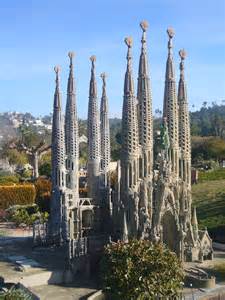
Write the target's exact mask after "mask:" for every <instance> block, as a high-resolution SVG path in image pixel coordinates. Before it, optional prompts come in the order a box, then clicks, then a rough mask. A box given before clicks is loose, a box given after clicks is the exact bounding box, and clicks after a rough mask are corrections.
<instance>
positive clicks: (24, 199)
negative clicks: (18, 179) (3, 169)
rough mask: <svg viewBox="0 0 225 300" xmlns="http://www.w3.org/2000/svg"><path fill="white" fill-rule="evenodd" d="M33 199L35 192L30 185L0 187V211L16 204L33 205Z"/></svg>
mask: <svg viewBox="0 0 225 300" xmlns="http://www.w3.org/2000/svg"><path fill="white" fill-rule="evenodd" d="M35 197H36V190H35V187H34V185H32V184H19V185H15V186H0V209H6V208H9V207H10V206H12V205H16V204H18V205H26V204H33V203H34V201H35Z"/></svg>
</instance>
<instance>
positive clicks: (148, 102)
mask: <svg viewBox="0 0 225 300" xmlns="http://www.w3.org/2000/svg"><path fill="white" fill-rule="evenodd" d="M140 26H141V28H142V30H143V34H142V39H141V43H142V47H141V55H140V60H139V72H138V88H137V100H138V120H139V142H140V145H141V146H142V152H143V155H142V157H143V161H142V162H141V164H140V166H139V168H140V175H141V176H140V177H142V178H148V179H149V180H151V178H152V168H153V136H152V132H153V130H152V129H153V121H152V95H151V87H150V80H149V74H148V58H147V46H146V42H147V41H146V31H147V28H148V23H147V22H146V21H143V22H141V24H140Z"/></svg>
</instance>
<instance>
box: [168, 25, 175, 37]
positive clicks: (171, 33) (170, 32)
mask: <svg viewBox="0 0 225 300" xmlns="http://www.w3.org/2000/svg"><path fill="white" fill-rule="evenodd" d="M167 34H168V36H169V38H170V39H172V38H173V37H174V35H175V31H174V29H173V28H172V27H169V28H168V29H167Z"/></svg>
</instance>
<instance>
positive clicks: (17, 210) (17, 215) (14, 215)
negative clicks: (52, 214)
mask: <svg viewBox="0 0 225 300" xmlns="http://www.w3.org/2000/svg"><path fill="white" fill-rule="evenodd" d="M7 212H8V214H9V219H10V220H11V221H12V222H15V224H16V225H17V226H18V225H20V224H25V225H28V226H31V225H32V224H33V223H34V222H35V221H36V220H40V221H42V222H45V221H47V219H48V213H47V212H44V213H41V212H40V211H39V210H38V206H37V205H36V204H35V205H14V206H12V207H10V208H8V209H7Z"/></svg>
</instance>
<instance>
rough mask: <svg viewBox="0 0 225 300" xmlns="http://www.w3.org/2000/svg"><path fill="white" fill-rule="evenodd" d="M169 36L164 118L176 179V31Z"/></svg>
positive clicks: (177, 143)
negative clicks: (174, 42)
mask: <svg viewBox="0 0 225 300" xmlns="http://www.w3.org/2000/svg"><path fill="white" fill-rule="evenodd" d="M167 34H168V36H169V41H168V58H167V63H166V76H165V90H164V104H163V118H166V119H167V124H168V130H169V137H170V155H169V157H170V161H171V163H172V171H173V173H174V175H175V178H177V179H178V176H179V141H178V135H179V133H178V105H177V96H176V81H175V72H174V64H173V53H172V48H173V45H172V39H173V36H174V30H173V29H172V28H168V29H167Z"/></svg>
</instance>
